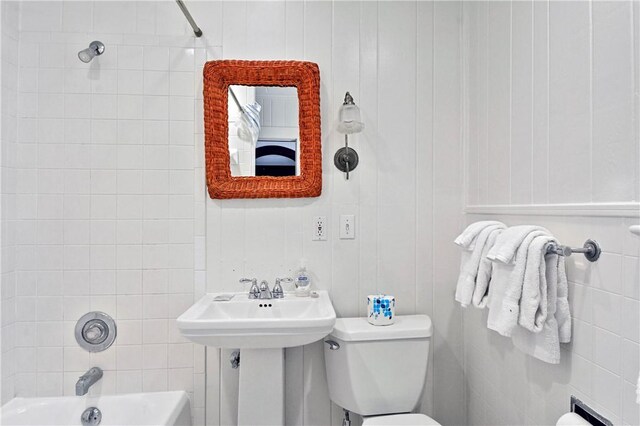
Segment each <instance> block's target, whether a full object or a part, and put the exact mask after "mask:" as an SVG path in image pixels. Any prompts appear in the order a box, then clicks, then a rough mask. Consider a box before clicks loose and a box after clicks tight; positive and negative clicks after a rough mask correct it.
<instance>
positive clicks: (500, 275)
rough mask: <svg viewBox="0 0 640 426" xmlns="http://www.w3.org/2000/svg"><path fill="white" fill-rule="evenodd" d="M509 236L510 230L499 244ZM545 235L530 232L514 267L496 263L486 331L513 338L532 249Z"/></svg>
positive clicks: (508, 241) (500, 237)
mask: <svg viewBox="0 0 640 426" xmlns="http://www.w3.org/2000/svg"><path fill="white" fill-rule="evenodd" d="M507 232H509V229H507V230H506V231H504V232H503V233H502V234H500V236H498V238H497V240H496V244H499V242H500V240H501V239H502V236H503V235H504V234H506V233H507ZM545 234H546V232H545V231H542V230H536V229H530V230H529V233H528V234H527V235H525V236H524V238H523V239H522V240H521V241H520V244H519V246H518V249H517V252H516V255H515V263H514V264H511V263H508V264H506V263H502V262H494V265H493V270H494V274H493V279H492V280H491V287H490V288H489V294H490V299H489V302H488V304H489V316H488V319H487V327H488V328H489V329H491V330H494V331H497V332H498V333H500V334H501V335H503V336H506V337H509V336H511V333H512V331H513V329H514V328H515V326H516V325H517V324H518V316H519V313H520V296H521V295H522V286H523V284H524V274H525V271H526V266H527V256H528V252H529V246H530V245H531V242H532V241H533V240H534V238H536V237H538V236H541V235H545ZM511 241H513V240H512V239H507V240H505V239H502V242H503V243H507V244H511ZM495 248H496V246H495V245H494V246H493V249H491V251H492V250H494V249H495Z"/></svg>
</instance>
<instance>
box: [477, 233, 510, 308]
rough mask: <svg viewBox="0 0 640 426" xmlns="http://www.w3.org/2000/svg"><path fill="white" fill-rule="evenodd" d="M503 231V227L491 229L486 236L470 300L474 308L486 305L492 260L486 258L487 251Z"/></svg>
mask: <svg viewBox="0 0 640 426" xmlns="http://www.w3.org/2000/svg"><path fill="white" fill-rule="evenodd" d="M502 231H503V228H498V229H495V230H493V231H491V234H490V235H489V237H488V238H487V242H486V243H485V244H484V248H483V249H482V254H481V255H480V265H479V266H478V276H477V278H476V287H475V289H474V290H473V297H472V299H471V302H472V303H473V306H475V307H476V308H480V309H482V308H484V307H486V306H487V301H488V299H489V285H490V283H491V277H492V273H493V262H492V261H490V260H489V259H487V253H489V250H491V247H493V245H494V244H495V242H496V239H497V237H498V235H500V234H501V233H502Z"/></svg>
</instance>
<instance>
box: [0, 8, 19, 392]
mask: <svg viewBox="0 0 640 426" xmlns="http://www.w3.org/2000/svg"><path fill="white" fill-rule="evenodd" d="M0 14H1V17H0V19H1V21H0V22H2V24H1V25H2V46H1V48H0V52H1V56H2V65H1V66H2V69H1V71H0V74H1V75H2V78H1V86H2V87H1V88H0V93H1V96H0V97H1V98H2V106H1V107H0V108H1V111H2V114H1V120H2V121H1V124H0V128H1V134H2V136H1V140H2V143H1V147H0V148H1V150H2V151H1V153H0V170H1V174H2V175H1V176H0V182H1V183H0V194H1V197H0V241H1V249H0V250H1V254H0V302H1V306H0V318H1V323H0V347H1V351H0V393H1V399H0V401H1V402H0V404H1V403H4V402H6V401H7V400H9V399H11V397H12V396H13V393H14V383H15V382H14V378H15V350H14V347H15V335H14V331H15V292H16V286H15V282H16V281H15V280H16V274H15V238H16V237H15V232H14V229H13V227H12V226H11V225H12V223H13V221H12V219H13V218H15V190H16V177H15V152H16V127H17V126H16V111H17V99H18V96H17V95H18V17H19V15H18V7H17V4H16V3H11V2H3V3H2V4H1V5H0Z"/></svg>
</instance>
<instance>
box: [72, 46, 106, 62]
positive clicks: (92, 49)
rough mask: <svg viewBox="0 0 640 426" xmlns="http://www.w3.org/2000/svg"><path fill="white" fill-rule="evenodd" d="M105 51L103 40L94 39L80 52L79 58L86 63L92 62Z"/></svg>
mask: <svg viewBox="0 0 640 426" xmlns="http://www.w3.org/2000/svg"><path fill="white" fill-rule="evenodd" d="M103 53H104V44H103V43H102V42H101V41H92V42H91V44H89V47H87V48H86V49H84V50H81V51H79V52H78V58H80V60H81V61H82V62H84V63H88V62H91V60H92V59H93V58H94V57H96V56H100V55H102V54H103Z"/></svg>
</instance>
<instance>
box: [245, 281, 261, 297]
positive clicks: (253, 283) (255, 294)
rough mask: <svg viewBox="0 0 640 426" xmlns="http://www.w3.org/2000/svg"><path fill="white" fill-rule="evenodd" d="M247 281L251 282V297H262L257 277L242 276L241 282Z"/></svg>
mask: <svg viewBox="0 0 640 426" xmlns="http://www.w3.org/2000/svg"><path fill="white" fill-rule="evenodd" d="M246 283H251V288H250V289H249V299H261V297H260V289H259V288H258V280H257V278H240V284H246Z"/></svg>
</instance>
